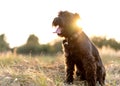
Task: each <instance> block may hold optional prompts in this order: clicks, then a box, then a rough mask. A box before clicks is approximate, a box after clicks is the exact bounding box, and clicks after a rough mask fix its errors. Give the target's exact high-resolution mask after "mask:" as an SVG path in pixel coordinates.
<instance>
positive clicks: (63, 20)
mask: <svg viewBox="0 0 120 86" xmlns="http://www.w3.org/2000/svg"><path fill="white" fill-rule="evenodd" d="M78 19H80V16H79V14H77V13H71V12H68V11H60V12H59V14H58V17H55V18H54V20H53V22H52V25H53V26H55V27H57V30H56V31H55V33H57V34H58V35H59V36H61V37H69V36H71V35H72V34H73V33H75V32H77V31H78V26H77V25H76V22H77V20H78Z"/></svg>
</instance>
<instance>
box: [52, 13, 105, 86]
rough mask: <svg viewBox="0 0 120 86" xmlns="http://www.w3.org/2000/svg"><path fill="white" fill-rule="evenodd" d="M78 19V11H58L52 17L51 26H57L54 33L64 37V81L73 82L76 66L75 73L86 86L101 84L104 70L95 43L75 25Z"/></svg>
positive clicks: (103, 82)
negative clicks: (85, 82)
mask: <svg viewBox="0 0 120 86" xmlns="http://www.w3.org/2000/svg"><path fill="white" fill-rule="evenodd" d="M78 19H80V16H79V14H78V13H71V12H68V11H60V12H59V13H58V16H57V17H55V18H54V19H53V22H52V26H55V27H57V29H56V31H55V33H57V35H58V36H60V37H64V38H65V39H64V40H63V47H64V52H65V63H66V79H65V83H67V84H72V83H73V80H74V78H73V75H74V71H75V66H76V75H77V76H78V77H80V79H81V80H86V81H87V82H88V86H96V83H97V81H98V82H99V84H100V85H101V86H103V85H104V84H105V76H106V71H105V67H104V65H103V63H102V60H101V58H100V55H99V52H98V50H97V48H96V47H95V45H94V44H93V43H92V42H91V41H90V39H89V38H88V36H87V35H86V34H85V33H84V31H82V29H81V28H80V27H79V26H78V25H76V22H77V20H78Z"/></svg>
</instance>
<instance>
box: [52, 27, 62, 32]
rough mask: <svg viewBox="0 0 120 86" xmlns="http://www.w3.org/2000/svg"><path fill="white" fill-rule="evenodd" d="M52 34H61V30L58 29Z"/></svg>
mask: <svg viewBox="0 0 120 86" xmlns="http://www.w3.org/2000/svg"><path fill="white" fill-rule="evenodd" d="M53 33H57V34H61V29H60V28H59V27H58V28H57V30H56V31H55V32H53Z"/></svg>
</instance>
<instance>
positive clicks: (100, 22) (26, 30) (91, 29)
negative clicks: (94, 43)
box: [0, 0, 120, 47]
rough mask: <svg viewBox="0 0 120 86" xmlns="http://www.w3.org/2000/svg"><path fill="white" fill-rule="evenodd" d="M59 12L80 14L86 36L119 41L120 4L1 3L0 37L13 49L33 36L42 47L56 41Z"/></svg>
mask: <svg viewBox="0 0 120 86" xmlns="http://www.w3.org/2000/svg"><path fill="white" fill-rule="evenodd" d="M60 10H68V11H70V12H77V13H79V14H80V16H81V22H82V27H83V30H84V31H85V32H86V34H87V35H89V36H91V35H98V36H99V35H102V36H107V37H112V38H116V39H117V40H120V37H119V36H120V32H118V31H119V29H120V12H119V11H120V2H119V0H0V34H3V33H4V34H5V35H6V38H7V41H8V43H9V44H10V46H11V47H14V46H20V45H22V44H24V43H25V42H26V41H27V38H28V37H29V35H30V34H35V35H36V36H37V37H39V40H40V43H45V42H47V41H51V40H53V39H55V37H56V35H55V34H53V33H52V32H53V31H54V29H53V28H52V25H51V23H52V20H53V18H54V17H56V16H57V13H58V12H59V11H60Z"/></svg>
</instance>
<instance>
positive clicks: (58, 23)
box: [52, 17, 63, 27]
mask: <svg viewBox="0 0 120 86" xmlns="http://www.w3.org/2000/svg"><path fill="white" fill-rule="evenodd" d="M52 25H53V26H60V27H61V26H62V25H63V23H62V20H61V18H59V17H56V18H54V20H53V22H52Z"/></svg>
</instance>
